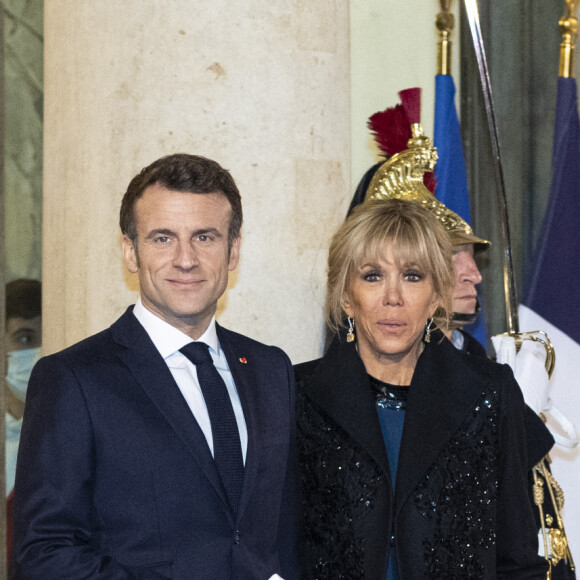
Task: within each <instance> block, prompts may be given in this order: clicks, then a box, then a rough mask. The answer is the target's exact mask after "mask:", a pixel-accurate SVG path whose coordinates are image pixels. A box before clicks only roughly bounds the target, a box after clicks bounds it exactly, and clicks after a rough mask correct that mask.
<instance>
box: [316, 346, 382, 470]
mask: <svg viewBox="0 0 580 580" xmlns="http://www.w3.org/2000/svg"><path fill="white" fill-rule="evenodd" d="M305 392H306V395H307V396H308V397H309V398H310V399H311V400H312V401H313V402H314V403H316V404H317V405H318V406H319V407H320V408H321V409H322V410H323V411H324V412H325V413H326V414H328V415H329V416H330V417H331V418H332V419H333V420H334V421H335V422H336V423H337V424H338V425H340V427H342V428H343V429H344V430H345V431H346V432H347V433H348V435H349V436H350V437H352V439H354V440H355V441H356V442H357V443H358V444H359V445H360V446H361V447H362V448H363V449H364V450H365V451H366V452H367V453H368V454H369V455H370V456H371V457H372V458H373V459H374V460H375V462H376V463H377V464H378V465H379V466H380V467H381V469H382V470H383V472H384V473H385V475H386V477H387V478H388V479H389V480H390V471H389V462H388V459H387V453H386V451H385V444H384V441H383V435H382V433H381V428H380V424H379V421H378V417H377V410H376V404H375V401H376V397H375V394H374V392H373V390H372V388H371V385H370V381H369V378H368V375H367V372H366V369H365V367H364V365H363V363H362V361H361V359H360V357H359V355H358V353H357V351H356V347H355V343H346V342H344V337H342V339H340V338H339V337H335V339H334V341H333V343H332V345H331V347H330V348H329V349H328V351H327V353H326V355H325V356H324V358H323V359H322V361H321V363H320V365H319V366H318V367H317V368H316V370H315V371H314V372H313V374H312V375H311V377H309V378H308V379H307V382H306V385H305Z"/></svg>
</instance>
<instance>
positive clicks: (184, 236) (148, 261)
mask: <svg viewBox="0 0 580 580" xmlns="http://www.w3.org/2000/svg"><path fill="white" fill-rule="evenodd" d="M231 212H232V210H231V206H230V203H229V202H228V200H227V199H226V197H225V196H224V195H222V194H221V193H210V194H196V193H188V192H180V191H171V190H169V189H166V188H164V187H162V186H159V185H153V186H150V187H148V188H147V189H146V190H145V192H144V193H143V196H142V197H141V198H140V199H139V200H137V203H136V204H135V218H136V225H137V241H136V245H135V246H134V245H133V243H132V242H131V240H130V239H129V238H128V237H127V236H125V237H124V238H123V255H124V260H125V264H126V266H127V268H128V270H129V271H130V272H132V273H138V275H139V285H140V289H141V300H142V302H143V305H144V306H145V307H146V308H147V309H149V310H150V311H151V312H153V313H154V314H156V315H157V316H159V317H160V318H161V319H163V320H165V321H166V322H168V323H169V324H171V325H172V326H175V327H176V328H179V329H180V330H182V331H183V332H185V333H186V334H188V335H190V336H191V337H192V338H199V337H200V336H201V335H202V334H203V332H204V331H205V329H206V328H207V326H208V324H209V322H210V320H211V317H212V316H213V315H214V313H215V310H216V306H217V301H218V299H219V298H220V296H221V295H222V294H223V293H224V292H225V290H226V287H227V284H228V273H229V271H231V270H234V269H235V268H236V266H237V264H238V259H239V249H240V238H237V239H236V240H235V241H234V243H233V245H232V247H231V251H229V252H228V227H229V224H230V218H231Z"/></svg>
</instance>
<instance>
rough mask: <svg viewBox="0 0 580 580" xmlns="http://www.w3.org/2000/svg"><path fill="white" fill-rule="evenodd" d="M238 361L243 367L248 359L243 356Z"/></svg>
mask: <svg viewBox="0 0 580 580" xmlns="http://www.w3.org/2000/svg"><path fill="white" fill-rule="evenodd" d="M239 360H240V362H241V363H242V364H243V365H245V364H248V359H247V358H246V357H245V356H241V357H240V359H239Z"/></svg>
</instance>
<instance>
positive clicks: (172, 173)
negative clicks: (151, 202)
mask: <svg viewBox="0 0 580 580" xmlns="http://www.w3.org/2000/svg"><path fill="white" fill-rule="evenodd" d="M152 185H161V186H162V187H165V188H166V189H169V190H171V191H183V192H189V193H200V194H204V193H216V192H217V193H221V194H223V195H224V196H225V197H226V199H227V200H228V201H229V202H230V205H231V207H232V215H231V219H230V225H229V229H228V245H229V247H231V245H232V243H233V241H234V240H235V239H236V238H237V237H238V236H239V235H240V229H241V227H242V219H243V215H242V199H241V197H240V192H239V191H238V187H237V186H236V184H235V182H234V180H233V178H232V176H231V175H230V172H229V171H228V170H227V169H224V168H223V167H221V165H220V164H219V163H217V162H215V161H213V160H211V159H207V158H205V157H200V156H199V155H188V154H186V153H175V154H173V155H167V156H166V157H162V158H161V159H158V160H157V161H154V162H153V163H151V165H148V166H147V167H145V168H144V169H142V170H141V172H140V173H139V174H137V175H136V176H135V177H134V178H133V179H132V180H131V183H129V187H128V188H127V191H126V193H125V195H124V196H123V201H122V203H121V215H120V224H121V231H122V232H123V234H124V235H126V236H127V237H128V238H129V239H130V240H131V241H132V242H133V243H135V241H136V238H137V224H136V222H135V204H136V203H137V200H138V199H140V198H141V196H142V195H143V193H144V192H145V190H146V189H147V188H148V187H150V186H152Z"/></svg>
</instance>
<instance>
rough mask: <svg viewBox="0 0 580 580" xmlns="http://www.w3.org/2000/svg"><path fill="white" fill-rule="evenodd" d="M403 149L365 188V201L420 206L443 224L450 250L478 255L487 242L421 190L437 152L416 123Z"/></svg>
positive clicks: (435, 159)
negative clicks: (468, 249)
mask: <svg viewBox="0 0 580 580" xmlns="http://www.w3.org/2000/svg"><path fill="white" fill-rule="evenodd" d="M411 135H412V136H411V138H410V139H409V141H408V143H407V149H405V150H404V151H401V152H399V153H396V154H395V155H393V156H392V157H390V158H389V159H388V160H387V161H385V162H384V163H382V164H381V165H380V166H379V167H378V169H377V171H376V172H375V174H374V176H373V178H372V179H371V182H370V184H369V186H368V189H367V191H366V195H365V201H367V200H371V199H404V200H407V201H412V202H415V203H420V204H421V205H422V206H423V207H424V208H425V209H427V210H429V211H430V212H432V213H433V214H435V216H436V217H437V219H438V220H439V221H440V222H441V223H442V224H443V227H444V228H445V230H446V231H447V232H448V233H449V236H450V237H451V241H452V243H453V245H454V246H459V245H462V244H473V249H474V251H475V252H482V251H484V250H487V248H489V246H491V242H489V241H488V240H484V239H483V238H479V237H478V236H476V235H475V234H474V233H473V230H472V229H471V226H470V225H469V224H468V223H467V222H466V221H465V220H464V219H463V218H461V217H460V216H459V215H457V214H456V213H455V212H453V211H451V210H450V209H449V208H448V207H447V206H446V205H445V204H443V203H441V202H440V201H439V200H438V199H436V198H435V196H434V195H433V194H432V193H431V192H430V191H429V190H428V189H427V188H426V187H425V184H424V182H423V175H424V174H425V173H426V172H432V171H433V169H434V168H435V164H436V163H437V149H436V148H435V147H434V146H433V143H432V141H431V139H429V138H428V137H426V136H425V135H424V134H423V129H422V127H421V125H420V124H419V123H413V124H412V125H411Z"/></svg>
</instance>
